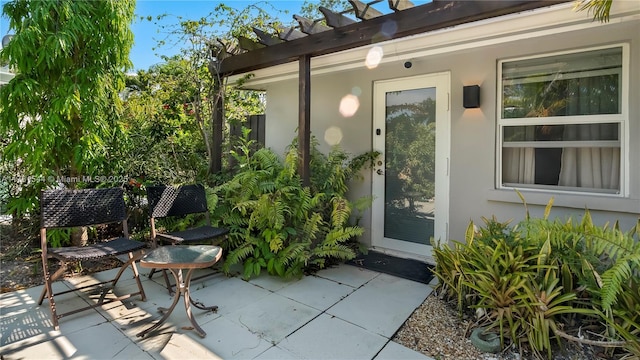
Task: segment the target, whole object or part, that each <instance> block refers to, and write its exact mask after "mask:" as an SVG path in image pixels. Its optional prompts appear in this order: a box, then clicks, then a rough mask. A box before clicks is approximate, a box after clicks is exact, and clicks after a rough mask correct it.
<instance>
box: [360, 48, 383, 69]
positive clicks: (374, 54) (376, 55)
mask: <svg viewBox="0 0 640 360" xmlns="http://www.w3.org/2000/svg"><path fill="white" fill-rule="evenodd" d="M383 56H384V51H382V48H381V47H380V46H374V47H372V48H371V49H369V52H368V53H367V58H366V59H365V61H364V65H365V66H366V67H367V69H375V68H376V67H378V65H379V64H380V61H382V57H383Z"/></svg>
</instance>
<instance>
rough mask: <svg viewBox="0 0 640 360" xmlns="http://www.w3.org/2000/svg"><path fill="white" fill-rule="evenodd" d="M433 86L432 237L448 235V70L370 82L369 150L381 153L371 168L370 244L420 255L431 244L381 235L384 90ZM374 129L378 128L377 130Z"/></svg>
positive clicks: (425, 253) (444, 238) (427, 254)
mask: <svg viewBox="0 0 640 360" xmlns="http://www.w3.org/2000/svg"><path fill="white" fill-rule="evenodd" d="M431 87H435V88H436V164H435V170H436V174H435V177H436V179H435V181H436V190H435V193H436V196H435V207H436V217H435V224H434V238H435V239H436V241H438V242H442V241H445V242H446V241H447V240H448V236H449V159H450V151H451V150H450V137H451V126H450V123H451V109H450V99H449V97H450V96H449V94H450V92H451V91H450V87H451V73H450V72H442V73H434V74H426V75H417V76H411V77H406V78H398V79H391V80H380V81H375V82H374V84H373V129H374V131H373V150H374V151H379V152H380V153H381V156H380V159H379V160H380V162H377V163H376V166H375V167H374V169H373V179H372V195H373V197H374V201H373V205H372V222H371V235H372V238H371V240H372V245H373V247H374V248H376V249H379V250H382V251H385V250H387V251H388V252H402V253H408V254H410V255H414V256H417V257H420V258H423V257H424V258H431V257H432V255H431V252H432V247H431V245H423V244H417V243H412V242H407V241H402V240H397V239H391V238H386V237H384V211H385V210H384V209H385V206H384V202H385V199H384V194H385V176H384V170H385V169H384V167H385V158H384V157H385V120H386V119H385V117H386V93H387V92H390V91H400V90H413V89H422V88H431ZM377 129H380V134H378V131H377Z"/></svg>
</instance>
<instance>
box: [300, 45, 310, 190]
mask: <svg viewBox="0 0 640 360" xmlns="http://www.w3.org/2000/svg"><path fill="white" fill-rule="evenodd" d="M298 63H299V72H298V84H299V85H298V174H299V175H300V178H301V179H302V185H303V186H309V185H310V184H311V180H310V179H311V176H310V175H311V170H310V166H309V164H310V163H311V56H310V55H304V56H301V57H300V59H299V60H298Z"/></svg>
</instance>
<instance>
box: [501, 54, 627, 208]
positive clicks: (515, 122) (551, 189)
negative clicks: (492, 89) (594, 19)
mask: <svg viewBox="0 0 640 360" xmlns="http://www.w3.org/2000/svg"><path fill="white" fill-rule="evenodd" d="M613 48H621V50H622V62H621V70H620V83H619V86H620V113H618V114H600V115H564V116H550V117H531V118H503V114H504V112H503V107H502V106H503V105H502V101H503V94H504V88H503V79H502V76H503V71H502V70H503V65H504V64H505V63H512V62H517V61H523V60H531V59H541V58H551V57H554V56H561V55H568V54H578V53H586V52H589V51H595V50H603V49H613ZM629 71H630V45H629V43H614V44H607V45H601V46H592V47H584V48H577V49H572V50H565V51H556V52H548V53H541V54H536V55H530V56H519V57H511V58H504V59H498V62H497V72H496V73H497V79H496V88H497V89H496V93H497V94H496V163H495V180H496V183H495V188H496V189H498V190H513V189H519V190H520V189H522V190H527V191H532V192H548V193H558V194H562V193H565V194H574V195H576V194H578V195H595V196H609V197H612V196H615V197H620V198H622V197H628V196H629V178H628V176H629V136H630V135H629V82H630V72H629ZM604 123H617V124H619V125H618V126H619V132H620V133H619V143H620V190H607V189H590V188H572V187H566V186H559V185H540V184H513V183H508V184H506V183H505V182H504V181H503V180H502V173H503V168H502V166H503V164H502V161H503V151H502V150H503V147H504V128H505V127H507V126H528V125H568V124H604ZM540 142H541V143H542V142H543V141H540ZM609 142H610V141H609ZM573 143H576V142H575V141H574V142H573ZM512 145H513V144H512ZM507 147H508V146H507ZM523 148H524V147H523Z"/></svg>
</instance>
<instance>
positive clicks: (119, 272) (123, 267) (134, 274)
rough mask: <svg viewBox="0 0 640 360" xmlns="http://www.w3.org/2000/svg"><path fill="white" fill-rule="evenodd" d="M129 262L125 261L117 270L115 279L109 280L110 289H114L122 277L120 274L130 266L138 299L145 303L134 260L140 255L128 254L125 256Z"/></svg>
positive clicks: (145, 297)
mask: <svg viewBox="0 0 640 360" xmlns="http://www.w3.org/2000/svg"><path fill="white" fill-rule="evenodd" d="M127 256H128V258H129V260H127V262H126V263H124V264H122V266H120V270H118V274H116V277H115V278H113V280H111V288H115V287H116V284H117V283H118V280H120V277H121V276H122V274H123V273H124V271H125V270H126V269H127V268H128V267H129V266H131V270H133V277H134V279H136V283H137V284H138V292H139V294H140V297H141V298H142V301H146V300H147V296H146V295H145V293H144V289H143V288H142V282H140V273H138V268H137V267H136V260H138V259H140V258H141V257H142V253H141V252H140V253H138V254H137V255H135V256H134V255H133V253H128V254H127Z"/></svg>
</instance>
